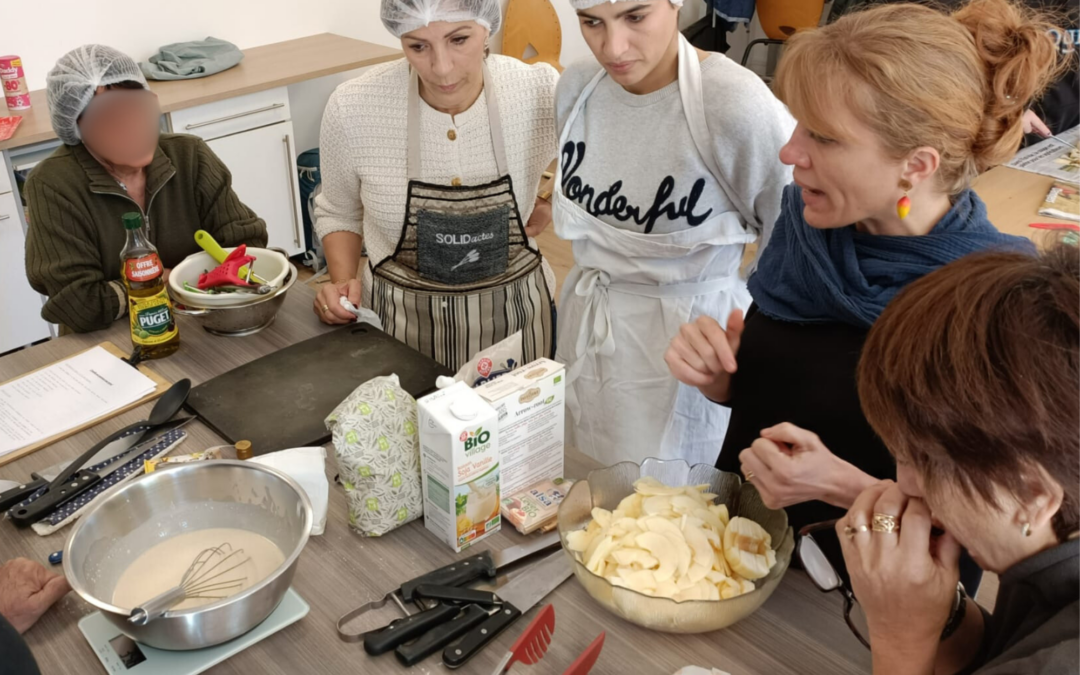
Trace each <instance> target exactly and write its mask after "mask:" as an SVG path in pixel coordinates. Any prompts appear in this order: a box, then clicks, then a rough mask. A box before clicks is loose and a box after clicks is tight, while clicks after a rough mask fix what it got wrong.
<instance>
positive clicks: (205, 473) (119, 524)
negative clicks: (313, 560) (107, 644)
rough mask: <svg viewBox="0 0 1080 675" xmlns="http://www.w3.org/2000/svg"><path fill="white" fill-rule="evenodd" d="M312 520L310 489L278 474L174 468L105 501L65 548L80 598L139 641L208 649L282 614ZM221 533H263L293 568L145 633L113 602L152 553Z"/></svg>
mask: <svg viewBox="0 0 1080 675" xmlns="http://www.w3.org/2000/svg"><path fill="white" fill-rule="evenodd" d="M311 520H312V514H311V502H309V501H308V498H307V495H306V494H305V493H304V490H303V489H302V488H301V487H300V486H299V485H298V484H297V483H296V482H295V481H293V480H292V479H291V478H289V477H288V476H286V475H285V474H283V473H281V472H279V471H276V470H274V469H271V468H269V467H265V466H262V465H260V464H254V463H250V462H242V461H228V460H215V461H205V462H193V463H190V464H175V465H172V466H171V467H169V466H166V467H162V468H159V469H158V470H157V471H154V472H153V473H150V474H147V475H145V476H143V477H142V478H139V479H138V480H135V481H132V482H130V483H127V484H126V485H122V486H118V487H116V488H114V489H112V490H110V491H109V492H107V493H106V494H105V495H103V496H102V497H99V498H98V502H97V504H96V505H95V506H93V507H92V508H91V509H90V510H89V511H88V512H87V513H86V514H85V515H84V516H83V517H82V518H81V519H80V520H79V521H78V522H77V523H76V524H75V530H74V531H73V532H72V533H71V538H70V539H68V542H67V545H66V546H65V547H64V573H65V574H66V575H67V578H68V581H69V582H71V587H72V588H73V589H74V590H75V592H76V593H78V594H79V595H80V596H82V598H83V599H84V600H86V601H87V602H89V603H90V604H91V605H93V606H94V607H96V608H97V609H99V610H101V613H102V614H103V615H104V616H105V618H106V619H108V620H109V621H111V622H112V623H113V624H114V625H115V626H116V627H117V629H118V630H119V631H120V632H122V633H123V634H125V635H127V636H128V637H130V638H131V639H133V640H136V641H138V642H141V643H143V644H146V645H149V646H151V647H157V648H158V649H175V650H185V649H201V648H203V647H210V646H213V645H216V644H220V643H222V642H227V641H228V640H232V639H233V638H235V637H238V636H240V635H243V634H244V633H246V632H248V631H249V630H251V629H252V628H254V627H255V626H257V625H259V624H260V623H261V622H262V621H263V620H264V619H266V617H268V616H270V613H271V612H273V611H274V609H276V608H277V606H278V603H280V602H281V598H282V596H284V595H285V591H286V590H288V588H289V585H290V584H291V583H292V577H293V573H294V572H295V571H296V562H297V560H298V559H299V557H300V552H301V551H302V550H303V549H304V545H305V544H306V543H307V540H308V533H309V532H310V530H311ZM216 527H229V528H238V529H243V530H249V531H251V532H255V533H257V534H260V535H262V536H264V537H266V538H267V539H269V540H270V541H272V542H274V543H275V544H276V545H277V546H278V548H280V549H281V552H282V553H283V554H284V555H285V561H284V562H283V563H282V564H281V566H280V567H278V568H277V570H275V571H274V572H273V573H271V574H270V576H268V577H267V578H265V579H263V580H262V581H261V582H259V583H256V584H255V585H253V586H251V587H250V588H248V589H246V590H244V591H241V592H240V593H237V594H236V595H233V596H231V597H228V598H225V599H223V600H218V601H216V602H213V603H211V604H208V605H203V606H201V607H196V608H194V609H186V610H181V611H175V612H173V611H170V612H167V613H166V614H165V615H164V616H162V617H161V618H159V619H155V620H153V621H150V622H149V623H147V624H146V625H143V626H136V625H134V624H132V623H130V622H129V621H128V614H129V613H130V611H131V608H130V607H116V606H114V605H113V604H112V603H111V600H112V597H113V592H114V590H115V588H116V584H117V581H118V580H119V578H120V576H121V575H122V574H123V572H124V571H125V570H126V569H127V567H128V566H129V565H130V564H131V563H132V562H133V561H134V560H135V559H136V558H138V557H139V556H140V555H142V554H143V553H144V552H146V551H147V550H148V549H150V548H151V547H153V546H155V545H157V544H159V543H160V542H161V541H163V540H164V539H167V538H169V537H173V536H176V535H178V534H181V533H185V532H194V531H198V530H203V529H208V528H216ZM177 582H179V579H178V580H177Z"/></svg>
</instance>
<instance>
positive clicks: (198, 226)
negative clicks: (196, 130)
mask: <svg viewBox="0 0 1080 675" xmlns="http://www.w3.org/2000/svg"><path fill="white" fill-rule="evenodd" d="M46 96H47V98H48V102H49V114H50V116H51V118H52V126H53V130H54V131H55V132H56V135H57V136H58V137H59V138H60V140H61V141H63V142H64V145H63V146H62V147H61V148H60V149H58V150H57V151H56V152H54V153H53V154H52V155H50V156H49V157H48V158H47V159H45V160H44V161H42V162H41V163H40V164H38V165H37V166H36V167H34V170H33V171H32V172H31V173H30V178H29V179H28V180H27V182H26V188H25V190H24V194H25V195H26V200H27V204H28V206H29V224H30V227H29V229H28V230H27V234H26V274H27V276H28V278H29V280H30V285H31V286H33V288H34V290H36V291H38V292H39V293H42V294H44V295H47V296H48V300H47V301H46V302H45V306H44V308H43V309H42V310H41V316H42V317H43V318H44V319H46V320H47V321H50V322H52V323H57V324H61V325H62V326H65V327H66V328H68V329H70V330H73V331H75V332H85V331H92V330H98V329H101V328H105V327H107V326H108V325H109V324H110V323H112V322H113V321H114V320H116V319H119V318H120V317H122V316H124V315H125V314H126V313H127V310H128V302H127V291H126V290H125V287H124V284H123V282H122V280H121V278H120V250H121V249H122V248H123V247H124V241H125V239H126V234H125V232H124V227H123V224H122V223H121V220H120V218H121V216H123V215H124V214H125V213H128V212H130V211H138V212H140V213H142V215H143V222H144V226H145V229H146V232H147V236H149V238H150V241H151V242H153V243H154V245H155V246H157V249H158V253H159V255H160V256H161V261H162V263H164V265H165V267H166V269H171V268H172V267H174V266H175V265H177V264H178V263H179V262H180V261H182V260H183V259H184V258H186V257H187V256H189V255H191V254H192V253H198V252H199V247H198V246H197V245H196V243H195V232H196V231H197V230H206V231H207V232H209V233H210V234H211V235H213V236H214V238H215V239H216V240H217V241H218V242H219V243H220V244H221V245H222V246H237V245H239V244H248V245H249V246H265V245H266V241H267V234H266V223H264V222H263V220H262V219H261V218H259V217H258V216H256V215H255V213H254V212H252V210H251V209H249V208H248V207H247V206H245V205H244V204H243V202H241V201H240V199H239V197H237V196H236V193H235V192H234V191H233V189H232V176H231V174H230V173H229V170H228V169H227V168H226V167H225V165H224V164H223V163H222V162H221V160H220V159H218V157H217V155H215V154H214V151H213V150H211V149H210V146H208V145H207V144H206V143H205V142H203V140H202V139H200V138H198V137H196V136H188V135H182V134H161V133H159V132H160V125H161V122H160V120H161V108H160V107H159V106H158V101H157V95H156V94H154V93H153V92H152V91H150V88H149V86H148V85H147V84H146V79H145V78H144V77H143V74H142V72H141V71H140V70H139V65H138V64H137V63H135V61H134V60H133V59H132V58H131V57H129V56H127V55H126V54H123V53H121V52H119V51H117V50H115V49H112V48H111V47H106V46H104V45H85V46H82V47H79V48H78V49H74V50H72V51H70V52H68V53H67V54H65V55H64V56H62V57H61V58H60V60H59V61H57V63H56V66H55V67H54V68H53V69H52V70H51V71H49V75H48V77H47V79H46Z"/></svg>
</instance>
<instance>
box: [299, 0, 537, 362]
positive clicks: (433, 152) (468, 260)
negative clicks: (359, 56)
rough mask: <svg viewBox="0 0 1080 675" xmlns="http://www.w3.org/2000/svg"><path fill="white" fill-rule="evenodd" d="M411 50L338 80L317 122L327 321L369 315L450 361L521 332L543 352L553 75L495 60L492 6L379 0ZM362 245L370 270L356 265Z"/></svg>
mask: <svg viewBox="0 0 1080 675" xmlns="http://www.w3.org/2000/svg"><path fill="white" fill-rule="evenodd" d="M381 12H382V21H383V24H384V25H385V26H386V28H387V30H389V31H390V32H391V33H392V34H393V35H394V36H395V37H397V38H400V40H401V46H402V48H403V50H404V52H405V58H404V59H401V60H399V61H395V62H391V63H387V64H384V65H381V66H376V67H374V68H371V69H370V70H368V71H367V72H365V73H364V74H363V75H361V76H360V77H358V78H356V79H354V80H351V81H349V82H346V83H344V84H342V85H341V86H340V87H338V88H337V90H336V91H335V92H334V94H333V96H331V97H330V101H329V103H328V104H327V106H326V112H325V113H324V115H323V123H322V141H321V144H320V146H321V151H322V157H321V158H322V192H321V194H320V195H319V196H318V197H317V198H316V202H315V206H316V208H315V215H316V222H315V229H316V231H317V232H318V234H319V236H320V237H321V238H322V242H323V248H324V250H325V252H326V260H327V264H328V266H329V269H330V277H331V279H330V281H331V283H329V284H326V285H325V286H324V287H323V288H322V289H321V291H320V292H319V295H318V297H317V298H316V299H315V303H314V306H313V309H314V311H315V314H316V315H317V316H318V317H319V318H320V319H321V320H322V321H324V322H326V323H330V324H344V323H347V322H349V321H351V320H354V319H355V318H356V315H355V314H353V313H351V312H350V311H348V310H347V309H346V308H345V307H344V305H345V304H346V303H344V302H343V301H348V303H351V304H352V305H361V304H362V305H363V306H365V307H369V308H371V309H372V310H374V311H375V312H376V313H377V314H378V315H379V317H380V318H381V320H382V323H383V326H384V329H385V330H386V331H387V332H388V333H390V334H392V335H394V336H395V337H397V338H398V339H400V340H402V341H403V342H405V343H407V344H409V345H411V346H412V347H414V348H416V349H418V350H420V351H421V352H424V353H425V354H427V355H429V356H431V357H433V358H435V359H436V360H437V361H439V362H441V363H443V364H444V365H447V366H449V367H451V368H454V369H456V368H457V367H458V366H459V365H460V364H462V363H464V362H465V361H467V360H468V359H469V358H471V357H472V356H473V355H474V354H475V352H476V351H478V350H480V349H483V348H485V347H488V346H490V345H491V344H494V343H495V342H498V341H499V340H501V339H503V338H505V337H507V336H508V335H510V334H512V333H515V332H518V331H521V332H522V338H523V346H524V358H525V361H526V362H528V361H529V360H531V359H533V358H537V357H545V356H550V355H551V354H552V352H553V349H552V346H553V340H554V325H553V324H554V303H553V302H552V298H553V294H554V286H555V281H554V275H553V274H552V273H551V270H550V268H549V266H548V265H547V263H546V262H545V261H544V260H543V259H542V257H541V255H540V251H539V249H538V248H537V247H536V244H535V241H534V240H533V237H535V236H536V235H538V234H539V233H540V232H541V231H542V230H543V229H544V227H545V226H546V225H547V224H548V223H549V222H550V220H551V211H550V206H549V204H548V202H547V201H545V200H544V199H542V198H538V196H537V192H538V187H539V183H540V179H541V176H542V174H543V173H544V169H545V168H546V167H547V166H548V165H549V164H550V163H551V161H552V159H554V157H555V117H554V108H553V103H554V95H555V83H556V80H557V78H558V74H557V72H556V71H555V69H554V68H552V67H551V66H549V65H545V64H537V65H527V64H525V63H523V62H521V61H519V60H517V59H514V58H510V57H506V56H499V55H495V54H489V53H488V40H489V38H490V37H491V35H492V34H493V33H496V32H498V30H499V25H500V23H501V21H502V16H501V10H500V3H499V0H382V7H381ZM365 244H366V247H367V251H368V256H369V257H368V264H367V265H365V266H364V268H363V269H362V270H361V268H360V265H361V250H362V248H363V246H364V245H365Z"/></svg>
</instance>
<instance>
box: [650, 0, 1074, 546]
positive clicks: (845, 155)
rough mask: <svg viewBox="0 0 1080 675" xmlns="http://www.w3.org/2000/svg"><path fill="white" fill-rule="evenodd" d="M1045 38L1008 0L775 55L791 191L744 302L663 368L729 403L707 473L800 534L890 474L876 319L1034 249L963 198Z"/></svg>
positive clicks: (928, 11)
mask: <svg viewBox="0 0 1080 675" xmlns="http://www.w3.org/2000/svg"><path fill="white" fill-rule="evenodd" d="M1047 26H1048V24H1046V23H1045V22H1044V21H1043V20H1042V19H1041V18H1040V17H1039V16H1037V15H1033V14H1031V13H1030V12H1029V11H1027V10H1026V9H1025V8H1024V7H1022V6H1021V5H1018V4H1016V3H1014V2H1010V1H1009V0H972V1H971V2H969V3H967V4H966V5H965V6H963V7H962V8H960V9H959V10H957V11H956V12H954V13H952V14H949V13H945V12H943V11H941V10H938V9H934V8H931V7H926V6H921V5H915V4H898V5H884V6H879V7H875V8H873V9H868V10H866V11H862V12H856V13H853V14H848V15H846V16H844V17H842V18H841V19H839V20H838V21H836V22H835V23H832V24H830V25H828V26H825V27H824V28H820V29H816V30H811V31H806V32H800V33H799V34H797V35H795V36H794V37H792V38H791V39H790V40H789V41H788V45H787V46H786V47H785V52H784V57H783V59H782V61H781V62H780V65H779V69H778V71H777V75H776V81H775V88H776V91H777V93H778V95H779V96H780V99H781V100H783V101H784V102H785V103H787V104H788V107H789V108H790V109H791V112H792V114H793V115H794V117H795V119H796V120H797V121H798V126H797V128H796V129H795V133H794V134H793V135H792V137H791V139H790V140H789V141H788V143H787V145H785V146H784V148H783V149H782V150H781V152H780V158H781V160H782V161H783V162H784V163H786V164H790V165H792V166H794V184H793V185H790V186H788V188H787V189H786V191H785V192H784V198H783V207H782V210H781V215H780V218H779V220H778V221H777V223H776V227H775V228H774V230H773V233H772V237H771V239H770V240H769V243H768V245H767V246H766V248H765V250H764V251H763V253H762V254H761V258H760V261H759V263H758V267H757V271H756V272H755V273H754V274H753V275H752V276H751V277H750V279H749V282H748V287H749V290H750V294H751V295H752V296H753V300H754V304H753V306H752V307H751V308H750V310H749V312H748V314H747V316H746V319H745V321H744V320H743V319H742V316H741V315H739V314H734V315H733V316H732V317H730V318H729V319H728V326H727V329H726V330H725V329H723V328H721V326H720V324H719V323H718V321H717V320H718V319H719V318H720V317H712V318H709V317H703V318H699V319H698V320H697V321H696V322H694V323H690V324H686V325H685V326H683V328H682V330H681V333H680V334H679V335H678V336H677V337H676V338H675V339H674V340H673V341H672V343H671V346H670V348H669V349H668V352H667V357H666V358H667V362H668V365H669V367H670V368H671V370H672V372H673V373H674V374H675V377H677V378H678V379H679V380H680V381H682V382H685V383H687V384H690V385H693V386H696V387H698V388H699V390H700V391H701V393H702V394H703V395H704V396H705V397H707V398H708V399H711V400H712V401H715V402H716V403H717V404H719V405H724V406H728V407H730V408H731V425H730V427H729V429H728V433H727V436H726V438H725V439H724V444H723V447H722V449H721V450H720V455H719V459H718V460H717V468H719V469H722V470H725V471H730V472H740V473H742V475H743V476H744V477H745V478H746V480H748V481H750V482H752V483H754V485H755V486H756V487H757V488H758V491H759V492H760V493H761V495H762V498H763V499H764V501H765V503H766V504H767V505H768V506H770V507H771V508H785V509H786V510H787V512H788V516H789V518H790V521H791V523H792V525H793V526H794V527H795V528H796V529H798V528H800V527H802V526H803V525H805V524H807V523H815V522H820V521H824V520H829V519H834V518H838V517H840V516H841V515H843V513H844V512H845V511H846V510H847V509H848V508H850V507H851V505H852V503H853V502H854V500H855V498H856V497H857V496H858V495H859V494H860V493H861V492H862V490H863V489H865V488H866V487H868V486H869V485H871V484H873V483H876V482H877V481H878V480H880V479H885V478H892V477H893V476H895V467H894V465H893V461H892V458H891V457H890V455H889V453H888V451H887V450H886V448H885V447H884V446H883V445H882V444H881V441H880V440H879V439H878V438H877V436H876V435H875V434H874V433H873V431H872V430H871V429H870V427H869V425H868V424H867V422H866V420H865V419H864V417H863V414H862V411H861V410H860V408H859V400H858V397H857V395H856V390H855V369H856V364H857V363H858V359H859V353H860V352H861V350H862V347H863V342H864V341H865V339H866V335H867V332H868V331H869V330H870V329H871V327H872V326H873V325H874V323H875V321H877V319H878V316H879V315H880V314H881V312H882V310H884V309H885V307H886V306H887V305H888V303H889V302H890V301H891V300H892V299H893V298H894V297H895V296H896V294H897V293H898V292H900V291H901V290H902V289H903V288H904V287H905V286H907V285H908V284H910V283H912V282H914V281H916V280H917V279H919V278H920V277H922V276H924V275H926V274H928V273H930V272H933V271H934V270H936V269H938V268H940V267H942V266H944V265H946V264H948V263H949V262H951V261H953V260H956V259H958V258H960V257H963V256H964V255H967V254H969V253H972V252H976V251H982V250H990V249H1001V248H1006V249H1017V248H1019V249H1030V248H1031V247H1030V242H1027V241H1025V240H1023V239H1021V238H1019V237H1012V236H1008V235H1004V234H1001V233H1000V232H998V231H997V229H995V227H994V225H993V224H992V223H991V222H990V220H989V218H988V217H987V213H986V206H985V205H984V204H983V202H982V200H981V199H979V197H978V195H976V194H975V192H974V191H973V190H971V188H970V185H971V181H972V180H973V179H974V178H975V177H976V176H977V175H978V174H979V173H980V172H982V171H985V170H987V169H989V168H990V167H993V166H995V165H997V164H1001V163H1002V162H1005V161H1008V159H1009V158H1010V157H1012V156H1013V154H1015V152H1016V150H1017V148H1018V147H1019V145H1020V140H1021V138H1022V135H1023V127H1022V121H1021V118H1022V117H1023V114H1024V111H1025V110H1026V109H1027V104H1028V103H1029V101H1030V100H1031V99H1032V98H1033V97H1034V96H1036V95H1038V93H1039V92H1040V91H1042V90H1043V88H1044V87H1045V85H1046V84H1047V82H1048V81H1049V80H1050V78H1051V76H1052V74H1053V71H1054V68H1055V66H1056V64H1057V63H1058V59H1057V54H1056V48H1055V45H1054V44H1053V42H1052V41H1051V40H1050V39H1049V38H1048V37H1047Z"/></svg>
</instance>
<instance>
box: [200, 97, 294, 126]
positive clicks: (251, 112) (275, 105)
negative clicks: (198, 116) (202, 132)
mask: <svg viewBox="0 0 1080 675" xmlns="http://www.w3.org/2000/svg"><path fill="white" fill-rule="evenodd" d="M284 107H285V104H284V103H273V104H271V105H268V106H265V107H263V108H257V109H255V110H248V111H247V112H242V113H236V114H235V115H228V116H226V117H219V118H217V119H214V120H209V121H207V122H198V123H196V124H187V125H185V126H184V128H185V129H187V130H191V129H198V128H199V127H208V126H210V125H211V124H217V123H218V122H228V121H229V120H235V119H239V118H241V117H247V116H248V115H258V114H259V113H261V112H266V111H268V110H276V109H277V108H284Z"/></svg>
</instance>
